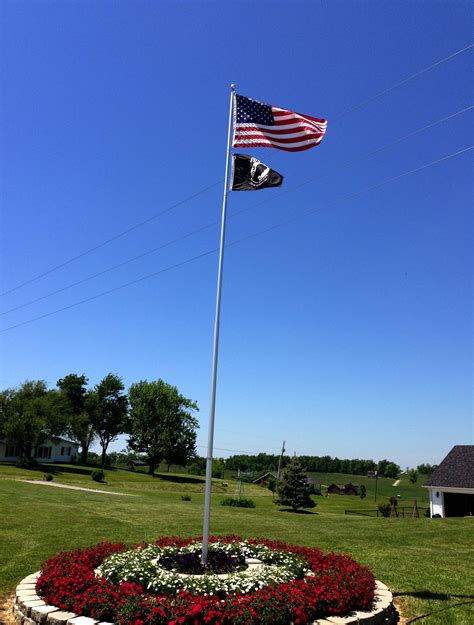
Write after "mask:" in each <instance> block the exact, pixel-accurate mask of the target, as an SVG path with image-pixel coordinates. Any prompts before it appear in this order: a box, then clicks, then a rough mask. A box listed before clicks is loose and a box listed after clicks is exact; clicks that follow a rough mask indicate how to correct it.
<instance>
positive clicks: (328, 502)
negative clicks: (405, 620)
mask: <svg viewBox="0 0 474 625" xmlns="http://www.w3.org/2000/svg"><path fill="white" fill-rule="evenodd" d="M91 470H92V469H90V468H86V467H72V466H61V465H53V466H51V467H42V469H41V470H40V471H39V472H32V471H27V470H20V469H16V468H15V467H13V466H11V465H0V509H1V511H2V513H1V517H0V595H2V594H3V595H5V594H6V593H7V592H9V591H11V590H13V589H14V587H15V585H16V583H17V582H18V581H19V580H20V579H21V578H22V577H24V576H25V575H28V574H29V573H31V572H33V571H35V570H38V568H39V567H40V566H41V562H42V561H43V560H44V559H45V558H47V557H49V556H51V555H52V554H54V553H56V552H57V551H59V550H61V549H71V548H74V547H77V546H86V545H90V544H94V543H97V542H99V541H101V540H112V541H125V542H127V543H130V544H132V543H138V542H141V541H151V540H153V539H154V538H155V537H156V536H157V535H160V534H179V535H197V534H199V533H201V531H202V506H203V492H204V478H202V477H199V476H192V475H177V474H173V473H169V474H168V473H162V474H160V475H159V476H158V477H155V478H151V477H150V476H148V475H146V474H145V473H142V472H140V471H135V472H131V471H128V470H124V469H111V470H106V483H104V484H96V483H95V482H93V481H92V479H91V477H90V472H91ZM45 471H51V472H54V475H55V477H54V480H55V481H56V482H58V483H63V484H69V485H76V486H83V487H87V488H95V489H97V491H101V490H109V491H117V492H122V493H130V494H134V495H136V496H135V497H133V498H132V497H116V496H113V495H106V494H102V493H100V492H97V493H88V492H80V491H73V490H66V489H58V488H50V487H47V486H37V485H34V484H27V483H22V482H19V481H12V479H11V478H15V480H18V479H25V478H26V479H41V477H42V475H43V472H45ZM315 475H316V476H317V477H318V478H319V479H320V480H321V482H322V483H323V484H330V483H331V482H336V483H347V482H350V481H352V482H357V483H358V484H362V483H364V484H365V485H366V488H367V497H366V498H365V499H364V500H361V499H360V498H359V497H346V496H339V495H330V496H329V497H324V496H323V497H315V501H316V502H317V507H316V508H315V509H314V510H313V511H312V512H313V513H308V514H293V513H290V512H284V511H282V510H281V508H280V507H278V506H276V505H275V504H273V503H272V496H271V493H270V492H269V491H268V490H267V489H265V488H261V487H260V486H254V485H251V484H245V485H244V495H245V496H249V497H253V498H254V499H255V502H256V508H255V509H230V508H226V507H223V506H221V505H219V504H220V501H221V499H222V497H223V494H225V493H229V494H233V493H234V492H235V489H236V484H235V482H233V481H229V486H228V487H227V488H224V487H223V486H222V485H221V480H214V483H213V508H212V519H211V528H212V531H213V532H214V533H230V532H232V533H237V534H241V535H243V536H247V537H254V536H266V537H269V538H279V539H282V540H286V541H288V542H293V543H298V544H303V545H316V546H318V547H320V548H321V549H323V550H326V551H328V550H334V551H338V552H344V553H348V554H350V555H352V556H354V557H355V558H356V559H357V560H358V561H359V562H361V563H362V564H365V565H367V566H369V567H370V568H371V569H372V570H373V571H374V573H375V575H376V576H377V578H378V579H380V580H382V581H383V582H385V583H386V584H387V585H388V586H390V588H391V589H392V591H393V592H394V593H395V595H396V601H397V605H398V606H399V607H400V608H401V609H402V613H403V615H404V616H405V617H415V616H422V615H425V614H428V613H430V616H427V617H426V618H423V619H420V620H419V621H417V623H418V622H419V623H420V624H422V625H424V624H429V625H472V623H474V611H473V610H472V608H473V605H474V603H473V602H474V593H473V590H472V589H473V588H474V576H473V567H472V566H471V562H472V561H473V556H474V549H473V547H474V541H473V536H474V533H473V526H472V520H471V519H438V520H432V519H426V518H420V519H383V518H379V519H377V518H371V517H364V516H352V515H350V516H348V515H345V514H344V511H345V510H346V509H348V510H351V509H352V510H355V509H357V510H359V509H361V510H364V509H367V510H370V509H375V507H376V504H375V502H374V489H375V482H374V480H368V479H367V478H363V477H359V476H350V475H342V474H315ZM393 482H394V480H385V479H380V480H379V481H378V486H377V489H378V495H377V503H381V502H385V501H387V498H388V497H389V496H390V495H393V494H400V495H401V497H400V504H399V505H400V506H402V505H411V504H412V503H413V500H414V499H416V500H417V501H418V504H419V505H420V506H421V505H426V503H427V498H426V494H425V493H424V489H422V488H421V486H420V485H419V484H415V485H412V484H410V483H409V482H408V481H407V480H402V481H401V483H400V484H399V485H398V486H397V487H393V486H392V484H393ZM185 493H187V494H189V495H190V496H191V501H182V499H181V496H182V495H183V494H185ZM423 498H424V500H423ZM467 602H470V603H467Z"/></svg>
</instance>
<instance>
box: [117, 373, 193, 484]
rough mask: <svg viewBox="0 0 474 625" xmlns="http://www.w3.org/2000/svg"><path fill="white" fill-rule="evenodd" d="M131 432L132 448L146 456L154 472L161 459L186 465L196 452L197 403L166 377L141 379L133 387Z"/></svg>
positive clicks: (130, 445) (129, 428)
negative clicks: (149, 380) (148, 379)
mask: <svg viewBox="0 0 474 625" xmlns="http://www.w3.org/2000/svg"><path fill="white" fill-rule="evenodd" d="M128 394H129V400H130V414H129V418H128V427H127V431H128V433H129V434H130V438H129V439H128V444H129V447H130V448H131V449H133V450H134V451H137V452H139V453H144V454H145V455H146V462H147V464H148V469H149V470H148V472H149V473H150V474H151V475H153V473H154V471H155V469H156V467H157V466H158V465H159V464H160V462H161V461H163V460H164V461H165V462H166V463H167V464H168V465H170V464H180V465H184V464H186V463H187V462H189V461H190V460H192V459H193V458H194V457H195V455H196V429H197V428H198V427H199V426H198V421H197V419H196V418H195V417H194V416H193V414H192V413H193V412H194V411H196V410H198V407H197V404H196V402H194V401H192V400H191V399H188V398H186V397H184V396H183V395H181V393H179V391H178V389H177V388H176V387H175V386H172V385H171V384H167V383H166V382H164V381H163V380H161V379H160V380H156V381H155V382H148V381H146V380H141V381H140V382H137V383H136V384H132V386H131V387H130V389H129V392H128Z"/></svg>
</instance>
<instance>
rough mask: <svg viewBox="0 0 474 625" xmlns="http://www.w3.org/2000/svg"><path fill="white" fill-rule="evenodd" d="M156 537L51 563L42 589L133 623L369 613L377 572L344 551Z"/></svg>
mask: <svg viewBox="0 0 474 625" xmlns="http://www.w3.org/2000/svg"><path fill="white" fill-rule="evenodd" d="M210 543H211V544H210V549H209V560H208V562H209V566H208V568H207V569H206V570H205V571H202V569H201V566H200V552H201V543H200V541H199V540H198V539H180V538H160V539H158V540H157V542H156V544H153V545H140V546H136V547H133V548H127V547H126V545H123V544H111V543H101V544H100V545H97V546H96V547H90V548H88V549H78V550H76V551H71V552H63V553H60V554H58V555H57V556H56V557H54V558H51V559H50V560H48V561H47V562H46V563H45V564H44V566H43V569H42V572H41V576H40V577H39V579H38V582H37V585H36V588H37V592H38V594H39V595H41V596H42V597H43V599H44V600H45V601H46V602H47V603H50V604H52V605H54V606H56V607H58V608H60V609H63V610H70V611H72V612H75V613H76V614H79V615H83V616H89V617H92V618H94V619H97V620H102V621H109V622H116V623H120V624H123V625H125V624H127V625H128V624H132V625H145V624H148V623H150V624H156V625H201V624H205V623H206V624H214V625H231V624H240V625H243V624H254V625H260V624H262V625H263V624H270V623H272V624H275V625H288V624H289V623H295V624H303V623H309V622H312V621H313V620H315V619H317V618H321V617H323V616H327V615H345V614H348V613H349V612H351V611H354V610H370V609H371V606H372V603H373V600H374V591H375V580H374V577H373V575H372V573H371V572H370V571H369V570H368V569H366V568H363V567H361V566H359V565H358V564H357V563H356V562H354V560H352V559H351V558H349V557H348V556H343V555H337V554H323V552H322V551H320V550H319V549H314V548H307V547H297V546H294V545H287V544H285V543H282V542H279V541H268V540H266V539H259V540H243V539H241V538H239V537H238V536H224V537H213V538H211V539H210Z"/></svg>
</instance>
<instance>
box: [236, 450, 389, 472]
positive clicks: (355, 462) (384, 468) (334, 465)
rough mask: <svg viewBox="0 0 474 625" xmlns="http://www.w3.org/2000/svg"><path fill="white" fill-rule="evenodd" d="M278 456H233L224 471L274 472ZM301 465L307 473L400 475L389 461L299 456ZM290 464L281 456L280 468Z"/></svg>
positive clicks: (288, 459) (289, 458)
mask: <svg viewBox="0 0 474 625" xmlns="http://www.w3.org/2000/svg"><path fill="white" fill-rule="evenodd" d="M279 459H280V456H279V455H278V454H264V453H260V454H256V455H253V456H247V455H243V454H240V455H235V456H230V458H227V459H226V461H225V467H226V469H229V470H233V471H237V470H238V469H240V470H243V471H253V472H254V473H263V472H264V471H276V470H277V469H278V462H279ZM299 460H300V463H301V465H302V466H303V467H304V469H305V471H307V472H318V473H346V474H351V475H367V473H368V471H377V472H378V475H379V477H390V478H392V477H397V476H398V475H399V474H400V471H401V469H400V467H399V465H398V464H396V463H395V462H391V461H389V460H385V459H384V460H379V461H378V462H374V460H360V459H359V458H355V459H352V460H349V459H341V458H332V457H331V456H299ZM290 462H291V457H290V456H282V459H281V467H282V468H285V467H286V466H288V465H289V464H290Z"/></svg>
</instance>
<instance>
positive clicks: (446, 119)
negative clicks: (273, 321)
mask: <svg viewBox="0 0 474 625" xmlns="http://www.w3.org/2000/svg"><path fill="white" fill-rule="evenodd" d="M472 109H474V105H471V106H468V107H465V108H464V109H461V110H459V111H457V112H456V113H452V114H451V115H447V116H446V117H443V118H441V119H438V120H436V121H434V122H432V123H430V124H428V125H426V126H423V127H422V128H418V129H417V130H414V131H412V132H410V133H408V134H406V135H404V136H402V137H399V138H398V139H396V140H395V141H393V142H391V143H388V144H385V145H383V146H381V147H379V148H377V149H376V150H373V151H371V152H368V153H367V154H363V155H361V156H358V157H356V158H354V159H351V160H349V161H346V162H345V163H343V164H342V166H336V167H331V168H329V169H327V170H326V171H323V172H322V173H321V174H318V176H315V177H312V178H309V179H307V180H305V181H303V182H301V183H300V184H298V185H295V186H293V187H290V188H289V189H287V190H285V191H283V192H281V193H280V194H279V195H278V196H277V197H269V198H267V199H265V200H262V201H261V202H258V203H257V204H253V205H252V206H250V207H247V208H243V209H241V210H239V211H235V212H234V213H232V214H231V215H229V217H230V218H232V217H236V216H238V215H241V214H242V213H245V212H248V211H250V210H253V209H254V208H255V207H257V206H261V205H262V204H265V203H267V202H272V201H275V200H277V199H279V198H280V197H281V196H282V195H285V194H287V193H292V192H293V191H296V190H298V189H300V188H301V187H303V186H305V185H307V184H310V183H311V182H314V181H315V180H320V179H321V178H324V177H325V176H327V175H328V173H330V172H332V171H334V170H336V171H338V170H341V169H344V168H345V167H348V166H350V165H352V164H353V163H354V162H359V161H360V160H361V159H363V158H370V157H372V156H375V155H376V154H378V153H380V152H382V151H383V150H388V149H389V148H391V147H393V146H395V145H397V144H398V143H401V142H402V141H405V140H406V139H409V138H411V137H414V136H415V135H417V134H419V133H421V132H424V131H425V130H428V129H430V128H433V127H435V126H438V125H439V124H442V123H443V122H446V121H448V120H450V119H453V118H454V117H457V116H459V115H462V114H463V113H466V112H467V111H470V110H472ZM218 224H219V222H218V221H217V220H216V221H213V222H211V223H208V224H206V225H204V226H202V227H200V228H197V229H195V230H191V231H190V232H187V233H186V234H184V235H181V236H179V237H177V238H175V239H172V240H171V241H168V242H166V243H163V244H161V245H158V246H156V247H153V248H152V249H150V250H147V251H146V252H142V253H141V254H138V255H137V256H133V257H132V258H129V259H128V260H125V261H122V262H120V263H118V264H116V265H112V266H111V267H108V268H107V269H103V270H102V271H99V272H97V273H94V274H91V275H89V276H86V277H85V278H82V279H81V280H77V281H76V282H72V283H70V284H67V285H66V286H64V287H61V288H60V289H56V290H55V291H51V292H50V293H46V294H45V295H41V296H39V297H36V298H35V299H32V300H29V301H27V302H25V303H23V304H20V305H18V306H15V307H14V308H9V309H8V310H5V311H3V312H1V313H0V315H6V314H9V313H12V312H15V311H16V310H20V309H22V308H25V307H27V306H30V305H32V304H35V303H36V302H39V301H42V300H44V299H47V298H48V297H52V296H53V295H58V294H59V293H62V292H64V291H66V290H68V289H70V288H73V287H75V286H79V285H81V284H84V283H85V282H88V281H89V280H92V279H94V278H97V277H99V276H102V275H104V274H106V273H109V272H110V271H114V270H115V269H119V268H121V267H124V266H125V265H128V264H129V263H131V262H134V261H135V260H139V259H140V258H144V257H145V256H149V255H150V254H153V253H155V252H157V251H159V250H162V249H164V248H166V247H169V246H170V245H172V244H174V243H178V242H180V241H183V240H184V239H187V238H189V237H190V236H193V235H195V234H198V233H200V232H203V231H204V230H208V229H209V228H212V227H214V226H216V225H218Z"/></svg>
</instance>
